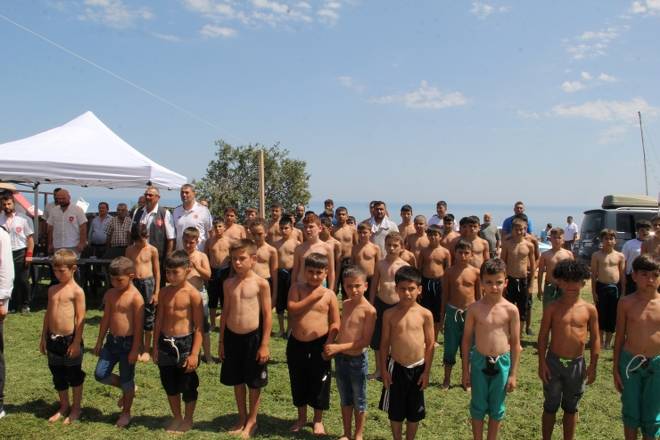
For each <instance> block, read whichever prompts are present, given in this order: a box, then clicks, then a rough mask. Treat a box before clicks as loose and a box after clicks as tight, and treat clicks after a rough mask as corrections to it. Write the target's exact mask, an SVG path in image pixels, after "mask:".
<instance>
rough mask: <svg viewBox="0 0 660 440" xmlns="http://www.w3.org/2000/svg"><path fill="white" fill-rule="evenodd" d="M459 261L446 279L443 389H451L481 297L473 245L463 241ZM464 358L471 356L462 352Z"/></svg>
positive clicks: (443, 303) (442, 314) (460, 244)
mask: <svg viewBox="0 0 660 440" xmlns="http://www.w3.org/2000/svg"><path fill="white" fill-rule="evenodd" d="M455 255H456V261H455V262H454V264H453V265H452V266H451V267H450V268H449V269H447V272H445V276H444V278H443V279H442V307H441V312H440V316H441V323H440V325H441V327H440V328H442V329H443V333H444V336H445V344H444V345H445V349H444V355H443V357H442V362H443V364H444V366H445V378H444V380H443V381H442V388H444V389H449V385H450V382H451V370H452V368H453V367H454V364H456V352H457V351H458V349H459V348H460V347H461V342H462V340H463V331H464V329H465V311H466V310H467V308H468V307H469V306H470V305H471V304H472V303H474V302H475V301H478V300H479V299H480V298H481V285H480V284H479V269H477V268H476V267H474V266H473V265H471V264H470V259H471V258H472V244H471V243H470V242H469V241H467V240H459V241H458V243H456V249H455ZM461 356H467V354H466V353H463V352H461Z"/></svg>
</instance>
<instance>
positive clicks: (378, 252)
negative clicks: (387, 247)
mask: <svg viewBox="0 0 660 440" xmlns="http://www.w3.org/2000/svg"><path fill="white" fill-rule="evenodd" d="M371 244H372V245H373V246H376V261H380V260H382V259H383V251H381V250H380V246H378V245H376V244H373V243H371Z"/></svg>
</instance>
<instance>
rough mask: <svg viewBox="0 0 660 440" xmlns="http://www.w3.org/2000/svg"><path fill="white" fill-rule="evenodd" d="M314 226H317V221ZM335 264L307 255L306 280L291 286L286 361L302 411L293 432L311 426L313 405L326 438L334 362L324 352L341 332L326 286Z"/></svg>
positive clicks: (319, 431) (315, 423)
mask: <svg viewBox="0 0 660 440" xmlns="http://www.w3.org/2000/svg"><path fill="white" fill-rule="evenodd" d="M307 218H308V217H307ZM317 219H318V218H317ZM311 224H312V225H314V226H316V222H313V223H311ZM309 226H310V223H309V222H307V223H305V232H306V235H307V236H308V237H310V239H311V238H312V237H313V235H312V234H310V233H309ZM317 238H318V237H317ZM303 246H304V245H303ZM331 261H332V260H331V259H329V258H328V255H327V254H325V255H324V254H320V253H317V252H312V253H310V254H307V255H306V256H305V259H304V260H303V266H302V273H303V276H304V279H305V281H304V282H302V283H296V284H294V285H293V286H291V291H290V292H289V301H288V309H289V322H290V325H291V336H289V340H288V343H287V346H286V362H287V364H288V366H289V380H290V382H291V395H292V397H293V404H294V405H295V406H296V408H297V409H298V418H297V419H296V421H295V423H294V424H293V426H291V431H293V432H298V431H300V430H301V429H302V428H303V427H304V426H305V425H306V424H307V405H309V406H311V407H312V408H313V409H314V420H313V432H314V434H315V435H325V427H324V426H323V411H325V410H327V409H328V408H330V377H331V375H330V360H329V359H327V358H326V357H325V355H324V354H323V349H324V347H325V345H326V344H328V343H330V342H332V341H334V340H335V339H336V336H337V332H338V331H339V306H338V304H337V296H336V295H335V294H334V292H333V291H331V290H330V289H326V288H325V287H323V281H324V280H325V278H326V275H327V273H328V271H329V268H330V267H332V264H331Z"/></svg>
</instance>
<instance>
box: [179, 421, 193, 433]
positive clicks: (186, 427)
mask: <svg viewBox="0 0 660 440" xmlns="http://www.w3.org/2000/svg"><path fill="white" fill-rule="evenodd" d="M192 425H193V422H192V420H185V419H184V420H183V422H181V424H180V425H179V430H178V432H188V431H190V430H191V429H192Z"/></svg>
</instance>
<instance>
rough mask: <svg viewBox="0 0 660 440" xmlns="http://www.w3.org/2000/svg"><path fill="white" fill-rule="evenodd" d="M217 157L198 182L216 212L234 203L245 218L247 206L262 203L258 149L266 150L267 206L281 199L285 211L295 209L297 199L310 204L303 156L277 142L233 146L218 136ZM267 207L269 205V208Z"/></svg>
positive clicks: (215, 213)
mask: <svg viewBox="0 0 660 440" xmlns="http://www.w3.org/2000/svg"><path fill="white" fill-rule="evenodd" d="M215 145H216V146H217V147H218V150H217V151H216V153H215V159H213V160H212V161H211V162H209V165H208V167H207V168H206V176H204V177H203V178H202V179H201V180H200V181H199V182H197V185H196V187H197V194H198V196H199V198H205V199H207V200H208V201H209V205H210V208H211V211H212V212H213V214H214V215H222V213H223V211H224V209H225V208H227V207H234V208H236V210H237V211H238V214H239V216H240V217H241V218H242V216H243V212H244V210H245V208H250V207H252V208H258V207H259V151H260V150H263V151H264V169H265V195H266V208H267V207H269V206H270V205H271V204H273V203H281V204H282V206H283V207H284V211H285V212H293V210H294V208H295V206H296V205H297V204H298V203H302V204H305V205H306V204H307V203H308V202H309V199H310V197H311V194H310V192H309V189H308V187H309V174H307V172H306V170H305V167H306V163H305V161H302V160H296V159H291V158H290V157H289V151H288V150H286V149H283V148H282V147H280V144H279V143H277V144H275V145H273V146H272V147H269V148H266V147H263V146H262V145H259V144H256V145H247V146H238V147H233V146H231V145H230V144H228V143H226V142H224V141H223V140H219V141H216V142H215ZM267 211H268V209H266V212H267Z"/></svg>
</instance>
